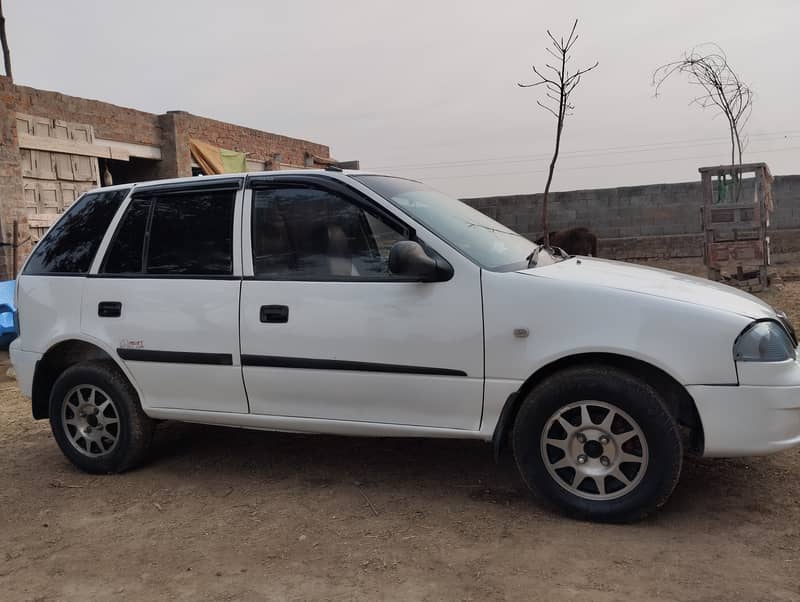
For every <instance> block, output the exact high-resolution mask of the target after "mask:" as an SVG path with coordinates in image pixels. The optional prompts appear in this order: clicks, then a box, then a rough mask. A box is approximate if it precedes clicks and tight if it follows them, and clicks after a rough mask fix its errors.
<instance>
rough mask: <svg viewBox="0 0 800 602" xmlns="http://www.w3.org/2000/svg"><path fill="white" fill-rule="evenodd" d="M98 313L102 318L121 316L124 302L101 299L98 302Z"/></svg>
mask: <svg viewBox="0 0 800 602" xmlns="http://www.w3.org/2000/svg"><path fill="white" fill-rule="evenodd" d="M97 315H98V316H100V317H101V318H119V317H120V316H121V315H122V303H120V302H119V301H100V303H98V304H97Z"/></svg>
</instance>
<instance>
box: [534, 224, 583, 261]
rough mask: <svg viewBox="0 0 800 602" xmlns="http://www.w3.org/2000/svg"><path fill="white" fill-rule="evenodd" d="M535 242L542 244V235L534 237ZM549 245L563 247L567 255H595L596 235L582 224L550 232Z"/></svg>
mask: <svg viewBox="0 0 800 602" xmlns="http://www.w3.org/2000/svg"><path fill="white" fill-rule="evenodd" d="M536 244H537V245H543V244H544V236H542V237H541V238H538V239H536ZM550 246H551V247H559V248H561V249H564V251H566V252H567V253H568V254H569V255H591V256H592V257H597V236H595V235H594V234H593V233H592V232H591V231H590V230H589V229H588V228H584V227H583V226H579V227H577V228H569V229H568V230H559V231H558V232H551V233H550Z"/></svg>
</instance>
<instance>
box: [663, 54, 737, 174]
mask: <svg viewBox="0 0 800 602" xmlns="http://www.w3.org/2000/svg"><path fill="white" fill-rule="evenodd" d="M676 74H678V75H686V76H687V77H688V80H689V83H690V84H691V85H694V86H700V87H702V88H703V90H704V92H705V94H701V95H698V96H696V97H694V98H693V99H692V100H691V102H690V103H689V104H696V105H697V106H699V107H700V108H703V109H708V108H717V109H718V110H719V111H720V113H718V114H722V115H724V116H725V119H726V121H727V124H728V129H729V131H730V139H731V164H734V163H736V159H737V155H738V163H739V165H741V164H742V153H743V150H744V148H745V146H746V144H747V137H746V136H745V135H744V132H743V130H744V128H745V126H746V125H747V122H748V120H749V119H750V115H751V114H752V111H753V91H752V89H751V88H750V87H749V86H748V85H746V84H745V83H744V82H742V80H741V79H740V78H739V76H738V74H737V73H736V72H735V71H734V70H733V68H732V67H731V66H730V64H729V63H728V57H727V56H726V55H725V52H724V51H723V50H722V48H720V47H719V46H718V45H717V44H713V43H706V44H701V45H699V46H695V47H694V48H692V49H691V50H689V51H687V52H684V53H683V57H682V58H680V59H679V60H677V61H672V62H670V63H666V64H665V65H661V66H660V67H659V68H658V69H656V70H655V71H654V72H653V77H652V85H653V87H654V88H655V96H658V95H659V94H660V92H661V87H662V86H663V85H664V83H665V82H666V81H667V80H668V79H669V78H671V77H673V76H674V75H676ZM715 116H716V115H715Z"/></svg>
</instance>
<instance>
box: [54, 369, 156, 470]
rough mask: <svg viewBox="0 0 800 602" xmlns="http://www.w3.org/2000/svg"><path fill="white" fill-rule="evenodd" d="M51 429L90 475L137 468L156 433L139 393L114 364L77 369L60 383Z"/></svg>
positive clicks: (57, 380)
mask: <svg viewBox="0 0 800 602" xmlns="http://www.w3.org/2000/svg"><path fill="white" fill-rule="evenodd" d="M50 426H51V428H52V431H53V436H54V437H55V439H56V441H57V442H58V445H59V447H60V448H61V451H62V452H63V453H64V455H65V456H67V458H69V460H70V461H71V462H72V463H73V464H75V466H77V467H78V468H80V469H81V470H84V471H86V472H90V473H114V472H123V471H125V470H127V469H129V468H132V467H133V466H135V465H136V464H138V463H139V462H141V461H142V459H143V458H144V456H145V454H146V452H147V449H148V447H149V444H150V440H151V439H152V434H153V421H152V420H151V419H150V418H148V417H147V415H146V414H145V413H144V412H143V411H142V407H141V405H140V404H139V399H138V396H137V395H136V391H135V390H134V389H133V387H132V386H131V384H130V383H129V382H128V380H127V379H126V378H125V377H124V376H123V375H122V374H121V373H120V371H119V369H118V368H117V367H116V366H114V365H113V364H111V363H108V362H95V363H81V364H76V365H74V366H71V367H70V368H68V369H67V370H65V371H64V372H63V373H62V374H61V376H59V377H58V379H56V382H55V383H54V385H53V389H52V391H51V393H50Z"/></svg>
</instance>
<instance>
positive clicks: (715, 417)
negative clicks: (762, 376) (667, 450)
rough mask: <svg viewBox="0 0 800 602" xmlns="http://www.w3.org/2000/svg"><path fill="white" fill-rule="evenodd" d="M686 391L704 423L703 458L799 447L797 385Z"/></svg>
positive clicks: (799, 389) (799, 387)
mask: <svg viewBox="0 0 800 602" xmlns="http://www.w3.org/2000/svg"><path fill="white" fill-rule="evenodd" d="M772 382H775V381H774V380H773V381H772ZM687 390H688V391H689V394H690V395H691V396H692V397H693V398H694V401H695V405H696V406H697V411H698V413H699V414H700V420H701V422H702V423H703V435H704V440H705V441H704V443H705V445H704V450H703V455H704V456H708V457H737V456H757V455H763V454H771V453H775V452H779V451H781V450H784V449H788V448H790V447H795V446H798V445H800V385H783V386H780V385H779V386H775V385H772V386H764V385H739V386H705V385H692V386H689V387H687Z"/></svg>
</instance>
